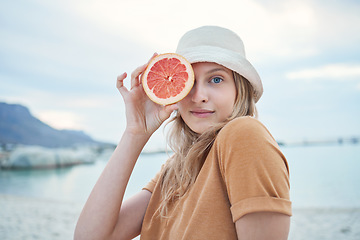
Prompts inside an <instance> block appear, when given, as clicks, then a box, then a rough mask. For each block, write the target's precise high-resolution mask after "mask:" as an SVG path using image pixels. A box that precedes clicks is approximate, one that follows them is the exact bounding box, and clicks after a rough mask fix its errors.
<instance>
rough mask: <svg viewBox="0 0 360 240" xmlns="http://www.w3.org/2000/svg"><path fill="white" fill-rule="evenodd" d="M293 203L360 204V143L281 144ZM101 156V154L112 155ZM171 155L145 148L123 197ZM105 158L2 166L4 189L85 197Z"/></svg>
mask: <svg viewBox="0 0 360 240" xmlns="http://www.w3.org/2000/svg"><path fill="white" fill-rule="evenodd" d="M282 151H283V153H284V155H285V156H286V158H287V159H288V163H289V166H290V183H291V200H292V202H293V207H294V208H340V209H343V208H347V209H349V208H360V145H359V144H344V145H329V146H296V147H295V146H294V147H286V146H285V147H282ZM108 157H110V154H109V155H108V156H103V157H102V159H108ZM167 158H168V155H167V154H165V153H156V154H141V155H140V159H139V160H138V162H137V164H136V166H135V169H134V172H133V174H132V176H131V179H130V181H129V185H128V188H127V190H126V194H125V198H127V197H129V196H131V195H133V194H134V193H136V192H138V191H140V190H141V188H142V187H143V186H144V185H145V184H146V183H147V182H148V181H150V179H151V178H152V177H153V176H154V175H155V174H156V173H157V172H158V171H159V169H160V167H161V164H163V163H164V162H165V161H166V159H167ZM105 165H106V161H105V160H98V161H96V162H95V163H94V164H86V165H78V166H73V167H69V168H61V169H52V170H0V194H11V195H19V196H25V197H33V198H40V199H49V200H60V201H66V202H77V203H80V204H82V203H85V201H86V199H87V197H88V196H89V194H90V192H91V189H92V188H93V186H94V184H95V182H96V180H97V178H98V177H99V176H100V174H101V172H102V170H103V168H104V167H105Z"/></svg>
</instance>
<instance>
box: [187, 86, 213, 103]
mask: <svg viewBox="0 0 360 240" xmlns="http://www.w3.org/2000/svg"><path fill="white" fill-rule="evenodd" d="M190 94H191V100H192V101H193V102H204V103H205V102H207V101H208V100H209V98H208V93H207V90H206V88H205V87H204V86H201V84H200V83H199V82H197V81H196V80H195V82H194V86H193V88H192V89H191V91H190Z"/></svg>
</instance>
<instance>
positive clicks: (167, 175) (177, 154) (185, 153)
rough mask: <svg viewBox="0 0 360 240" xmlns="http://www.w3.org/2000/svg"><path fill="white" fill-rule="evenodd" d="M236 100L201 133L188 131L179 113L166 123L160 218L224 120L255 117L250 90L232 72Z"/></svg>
mask: <svg viewBox="0 0 360 240" xmlns="http://www.w3.org/2000/svg"><path fill="white" fill-rule="evenodd" d="M233 77H234V81H235V87H236V99H235V103H234V109H233V112H232V114H231V116H229V117H228V119H227V120H225V121H224V122H222V123H219V124H217V125H215V126H212V127H211V128H210V129H208V130H207V131H206V132H204V133H203V134H197V133H195V132H194V131H192V130H191V129H190V128H189V127H188V126H187V125H186V124H185V122H184V120H183V119H182V118H181V116H180V114H179V112H177V113H176V114H175V116H174V117H173V118H172V119H171V120H170V121H169V122H168V124H171V128H170V129H169V132H168V135H167V141H168V145H169V146H170V148H171V150H172V151H173V152H174V154H173V155H172V156H171V157H170V158H169V160H168V161H167V162H166V163H165V164H164V167H163V169H162V173H161V175H160V184H161V185H160V186H161V194H162V202H161V204H160V207H159V209H158V211H159V213H160V215H161V216H162V217H165V216H167V210H168V207H169V205H170V204H171V203H173V202H174V201H176V200H178V199H180V198H181V197H182V196H184V194H185V193H186V192H187V191H188V190H189V188H190V187H191V185H192V184H193V183H194V182H195V180H196V178H197V176H198V174H199V172H200V170H201V168H202V166H203V164H204V161H205V159H206V157H207V155H208V153H209V151H210V148H211V147H212V145H213V143H214V141H215V138H216V136H217V134H218V133H219V131H220V130H221V129H222V128H223V127H224V126H225V125H226V123H227V122H229V121H231V120H233V119H235V118H237V117H241V116H253V117H257V110H256V106H255V96H254V89H253V87H252V86H251V84H250V83H249V82H248V81H247V80H246V79H245V78H244V77H242V76H241V75H239V74H238V73H236V72H233Z"/></svg>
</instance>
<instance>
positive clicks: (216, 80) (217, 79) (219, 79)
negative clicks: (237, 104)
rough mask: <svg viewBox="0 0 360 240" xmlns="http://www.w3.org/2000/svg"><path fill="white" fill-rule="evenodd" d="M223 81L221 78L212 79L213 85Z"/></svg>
mask: <svg viewBox="0 0 360 240" xmlns="http://www.w3.org/2000/svg"><path fill="white" fill-rule="evenodd" d="M222 81H223V80H222V79H221V78H219V77H214V78H213V79H211V82H213V83H221V82H222Z"/></svg>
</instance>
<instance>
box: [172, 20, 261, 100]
mask: <svg viewBox="0 0 360 240" xmlns="http://www.w3.org/2000/svg"><path fill="white" fill-rule="evenodd" d="M176 53H177V54H180V55H182V56H183V57H185V58H186V59H187V60H188V61H189V62H190V63H197V62H214V63H217V64H220V65H222V66H224V67H226V68H228V69H230V70H233V71H235V72H237V73H239V74H240V75H241V76H243V77H244V78H246V79H247V80H248V81H249V82H250V84H251V85H252V86H253V88H254V91H255V102H257V101H258V100H259V99H260V97H261V95H262V93H263V86H262V83H261V79H260V76H259V74H258V73H257V72H256V70H255V68H254V67H253V66H252V65H251V63H250V62H249V61H248V60H247V59H246V57H245V49H244V44H243V41H242V40H241V38H240V37H239V36H238V35H236V34H235V33H234V32H232V31H230V30H229V29H226V28H222V27H216V26H203V27H200V28H196V29H193V30H190V31H188V32H187V33H185V34H184V36H182V38H181V39H180V41H179V44H178V46H177V49H176Z"/></svg>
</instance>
